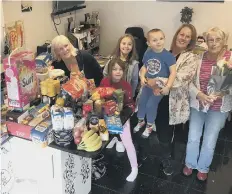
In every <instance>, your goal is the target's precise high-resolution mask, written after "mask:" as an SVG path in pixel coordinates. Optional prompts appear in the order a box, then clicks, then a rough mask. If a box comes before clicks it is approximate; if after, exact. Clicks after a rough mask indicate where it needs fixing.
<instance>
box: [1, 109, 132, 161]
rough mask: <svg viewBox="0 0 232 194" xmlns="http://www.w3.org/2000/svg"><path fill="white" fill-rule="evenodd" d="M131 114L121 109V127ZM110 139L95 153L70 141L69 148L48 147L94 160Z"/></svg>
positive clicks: (54, 144)
mask: <svg viewBox="0 0 232 194" xmlns="http://www.w3.org/2000/svg"><path fill="white" fill-rule="evenodd" d="M132 114H133V112H132V110H131V109H130V108H124V109H123V111H122V112H121V114H120V118H121V122H122V124H123V125H124V124H125V123H126V121H127V120H128V119H129V118H130V117H131V115H132ZM12 137H17V136H12V135H9V138H8V139H7V140H6V142H7V141H9V140H10V139H11V138H12ZM17 138H21V139H24V138H22V137H17ZM111 139H112V136H111V135H110V139H109V141H106V142H102V147H101V149H99V150H97V151H95V152H86V151H83V150H77V145H76V144H75V143H74V141H72V142H71V144H70V145H69V146H66V147H62V146H59V145H57V144H56V143H55V142H54V141H53V142H52V143H51V144H49V145H48V147H51V148H54V149H57V150H61V151H64V152H68V153H71V154H75V155H78V156H82V157H86V158H96V157H97V155H98V154H100V153H101V152H102V150H103V149H105V148H106V146H107V145H108V142H110V141H111ZM25 140H26V141H31V140H29V139H25ZM4 143H5V142H4ZM45 149H46V148H45Z"/></svg>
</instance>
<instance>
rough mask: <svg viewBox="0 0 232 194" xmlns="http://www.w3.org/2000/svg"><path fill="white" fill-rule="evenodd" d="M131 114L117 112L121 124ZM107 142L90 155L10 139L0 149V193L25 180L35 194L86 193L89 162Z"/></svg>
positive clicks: (88, 178)
mask: <svg viewBox="0 0 232 194" xmlns="http://www.w3.org/2000/svg"><path fill="white" fill-rule="evenodd" d="M131 114H132V111H131V109H130V108H126V109H124V110H123V111H122V112H121V114H120V118H121V121H122V124H125V122H126V121H127V120H128V118H130V116H131ZM107 143H108V142H103V145H102V148H101V149H100V150H98V151H96V152H91V153H90V152H85V151H80V150H77V149H76V145H75V144H74V143H72V144H71V145H70V146H68V147H60V146H58V145H56V144H55V143H54V142H53V143H51V144H50V145H49V146H48V147H46V148H41V147H40V146H39V145H36V144H34V143H33V142H32V141H30V140H27V139H23V138H20V137H15V136H10V137H9V139H8V140H7V141H6V142H5V143H4V144H3V145H2V147H1V173H2V178H1V186H2V187H1V189H2V190H1V193H4V194H9V193H10V194H12V192H11V191H12V188H13V187H14V185H15V183H16V182H19V181H23V180H28V181H30V182H32V183H34V184H36V191H35V193H36V194H53V193H55V194H88V193H89V192H90V191H91V177H92V159H94V158H96V157H97V155H98V154H99V153H101V152H102V150H103V149H104V148H105V147H106V146H107ZM17 194H19V193H17ZM24 194H25V193H24ZM30 194H32V193H30ZM33 194H34V193H33Z"/></svg>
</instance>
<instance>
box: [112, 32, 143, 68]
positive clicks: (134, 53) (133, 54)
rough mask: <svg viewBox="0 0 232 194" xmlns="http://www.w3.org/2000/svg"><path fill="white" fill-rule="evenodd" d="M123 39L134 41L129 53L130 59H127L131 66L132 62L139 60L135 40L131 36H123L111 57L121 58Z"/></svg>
mask: <svg viewBox="0 0 232 194" xmlns="http://www.w3.org/2000/svg"><path fill="white" fill-rule="evenodd" d="M123 38H130V39H131V41H132V50H131V52H130V53H129V55H128V58H127V62H129V63H130V64H131V62H132V61H133V60H137V59H138V55H137V51H136V47H135V39H134V37H133V36H132V35H130V34H124V35H123V36H121V37H120V38H119V39H118V43H117V45H116V47H115V49H114V52H113V53H112V55H111V56H112V58H120V56H121V51H120V44H121V42H122V39H123Z"/></svg>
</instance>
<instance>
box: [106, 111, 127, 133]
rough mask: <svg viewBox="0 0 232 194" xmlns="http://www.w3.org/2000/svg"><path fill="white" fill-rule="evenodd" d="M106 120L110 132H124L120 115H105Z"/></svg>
mask: <svg viewBox="0 0 232 194" xmlns="http://www.w3.org/2000/svg"><path fill="white" fill-rule="evenodd" d="M105 122H106V126H107V129H108V131H109V133H112V134H122V132H123V126H122V122H121V119H120V117H116V116H107V115H105Z"/></svg>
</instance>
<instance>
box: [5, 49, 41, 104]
mask: <svg viewBox="0 0 232 194" xmlns="http://www.w3.org/2000/svg"><path fill="white" fill-rule="evenodd" d="M15 52H16V51H13V52H12V53H11V54H10V56H9V57H8V58H5V59H4V60H3V65H4V70H5V81H6V88H7V97H8V106H9V107H16V108H22V107H24V106H25V105H26V104H28V103H29V102H30V101H31V100H34V99H35V98H36V95H37V92H38V85H37V84H38V83H37V76H36V70H35V68H36V65H35V60H34V53H33V52H30V51H22V52H18V53H16V54H15Z"/></svg>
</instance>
